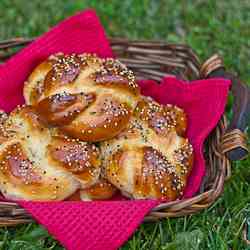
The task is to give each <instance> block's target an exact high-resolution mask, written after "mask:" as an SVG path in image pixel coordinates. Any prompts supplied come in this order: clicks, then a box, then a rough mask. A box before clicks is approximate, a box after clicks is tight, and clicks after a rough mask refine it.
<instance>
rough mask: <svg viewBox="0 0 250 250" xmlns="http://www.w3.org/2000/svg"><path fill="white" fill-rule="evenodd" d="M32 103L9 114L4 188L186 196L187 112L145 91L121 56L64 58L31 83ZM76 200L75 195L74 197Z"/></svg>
mask: <svg viewBox="0 0 250 250" xmlns="http://www.w3.org/2000/svg"><path fill="white" fill-rule="evenodd" d="M23 93H24V97H25V101H26V105H24V106H23V107H19V108H17V109H16V110H14V111H13V112H11V113H10V115H9V116H8V117H6V116H5V115H4V114H3V115H2V134H1V140H2V143H1V147H0V159H1V167H0V170H1V171H0V183H1V184H0V189H1V191H2V193H3V194H4V196H5V197H7V198H12V199H13V198H14V199H26V200H65V199H67V198H68V197H72V195H73V196H74V197H76V194H75V193H76V192H77V194H79V199H82V200H95V199H98V200H103V199H110V198H112V196H113V195H114V194H115V193H117V190H120V191H121V193H122V194H123V195H125V196H126V197H129V198H135V199H164V200H175V199H177V198H180V197H181V196H182V194H183V190H184V188H185V186H186V183H187V179H188V176H189V174H190V172H191V169H192V164H193V149H192V146H191V144H190V143H189V141H188V139H186V138H185V132H186V129H187V124H188V121H187V117H186V114H185V112H184V111H183V110H182V109H180V108H178V107H176V106H173V105H171V104H169V105H166V106H163V105H160V104H159V103H157V102H155V101H153V100H152V99H150V98H147V97H144V96H143V95H141V94H140V90H139V87H138V85H137V83H136V79H135V76H134V74H133V72H132V71H130V70H128V69H127V67H126V66H125V65H124V64H122V63H121V62H119V61H118V60H114V59H110V58H107V59H101V58H99V57H97V56H96V55H92V54H81V55H76V54H71V55H64V54H62V53H59V54H56V55H52V56H50V57H49V58H48V59H47V60H45V61H44V62H42V63H41V64H39V65H38V66H37V67H36V68H35V69H34V70H33V72H31V75H30V76H29V78H28V80H27V81H26V82H25V85H24V91H23ZM74 199H75V198H74Z"/></svg>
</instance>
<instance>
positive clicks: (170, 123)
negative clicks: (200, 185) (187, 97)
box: [101, 98, 193, 200]
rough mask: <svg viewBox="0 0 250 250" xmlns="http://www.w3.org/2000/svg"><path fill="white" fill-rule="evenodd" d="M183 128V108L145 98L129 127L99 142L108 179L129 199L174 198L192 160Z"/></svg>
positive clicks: (180, 187) (179, 194) (190, 149)
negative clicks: (112, 137) (107, 139)
mask: <svg viewBox="0 0 250 250" xmlns="http://www.w3.org/2000/svg"><path fill="white" fill-rule="evenodd" d="M186 128H187V118H186V115H185V113H184V112H183V110H181V109H179V108H177V107H175V106H172V105H167V106H162V105H160V104H158V103H156V102H154V101H153V100H152V99H150V98H144V99H143V100H142V101H140V102H139V103H138V105H137V108H136V109H135V112H134V115H133V117H132V118H131V121H130V123H129V125H128V127H127V128H126V129H125V130H124V131H123V132H122V133H120V134H119V135H118V136H117V137H116V138H114V139H112V140H109V141H105V142H102V143H101V148H102V157H103V158H104V161H103V166H104V169H105V176H106V178H107V180H108V181H110V182H111V183H112V184H113V185H114V186H116V187H117V188H118V189H120V190H121V191H122V193H123V194H124V195H125V196H128V197H131V198H135V199H145V198H146V199H150V198H153V199H155V198H157V199H167V200H175V199H177V198H178V197H180V196H181V195H182V193H183V189H184V187H185V185H186V182H187V178H188V175H189V173H190V171H191V168H192V162H193V149H192V146H191V144H190V143H189V142H188V140H187V139H185V138H184V137H183V136H184V134H185V131H186Z"/></svg>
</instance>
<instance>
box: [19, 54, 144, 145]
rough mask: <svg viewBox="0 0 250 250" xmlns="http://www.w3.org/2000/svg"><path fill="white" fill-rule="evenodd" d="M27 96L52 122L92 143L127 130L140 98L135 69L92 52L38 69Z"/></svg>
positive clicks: (58, 57) (54, 58)
mask: <svg viewBox="0 0 250 250" xmlns="http://www.w3.org/2000/svg"><path fill="white" fill-rule="evenodd" d="M24 96H25V100H26V103H27V104H32V105H34V106H35V107H36V109H37V111H38V112H39V113H40V115H42V117H43V119H45V120H47V122H48V123H49V124H52V125H56V126H58V127H59V128H60V129H61V130H62V131H64V132H65V133H67V134H68V135H70V136H72V137H75V138H79V139H81V140H84V141H89V142H96V141H102V140H106V139H110V138H112V137H114V136H116V135H117V134H118V133H119V132H120V131H122V130H123V129H124V128H125V127H126V126H127V124H128V121H129V119H130V117H131V114H132V113H133V110H134V108H135V107H136V105H137V102H138V100H139V99H140V94H139V87H138V86H137V84H136V82H135V77H134V75H133V73H132V71H130V70H128V69H127V68H126V66H125V65H123V64H121V63H120V62H119V61H117V60H114V59H110V58H109V59H101V58H98V57H97V56H95V55H91V54H82V55H75V54H72V55H55V56H52V57H50V58H49V59H48V60H47V61H45V62H43V63H42V64H40V65H39V66H38V67H37V68H36V69H35V70H34V71H33V73H32V74H31V76H30V77H29V79H28V81H27V82H26V83H25V87H24Z"/></svg>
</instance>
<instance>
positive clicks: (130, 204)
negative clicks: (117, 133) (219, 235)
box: [0, 10, 230, 250]
mask: <svg viewBox="0 0 250 250" xmlns="http://www.w3.org/2000/svg"><path fill="white" fill-rule="evenodd" d="M59 51H62V52H64V53H72V52H75V53H80V52H95V53H97V54H98V55H99V56H102V57H107V56H112V51H111V49H110V46H109V43H108V41H107V39H106V36H105V33H104V30H103V28H102V26H101V24H100V22H99V19H98V18H97V16H96V14H95V12H94V11H92V10H88V11H84V12H82V13H80V14H78V15H76V16H73V17H71V18H69V19H67V20H65V21H63V22H62V23H60V24H59V25H57V26H56V27H54V28H53V29H51V30H50V31H49V32H48V33H46V34H44V35H43V36H42V37H40V38H39V39H37V40H36V41H35V42H33V43H32V44H31V45H29V46H28V47H26V48H25V49H23V50H22V51H21V52H20V53H18V54H17V55H15V56H13V57H12V58H11V59H10V60H9V61H8V62H6V63H5V64H4V65H2V66H1V67H0V108H2V109H4V110H6V111H10V110H12V109H13V108H14V107H15V106H16V105H17V104H21V103H23V96H22V87H23V82H24V81H25V79H26V78H27V76H28V75H29V73H30V71H31V70H32V69H33V68H34V66H36V65H37V64H38V63H39V62H40V61H42V60H43V59H45V58H46V57H47V56H48V55H50V54H52V53H55V52H59ZM140 86H141V88H142V92H143V94H145V95H150V96H152V97H153V98H154V99H156V100H157V101H159V102H161V103H163V104H166V103H173V104H177V105H178V106H180V107H182V108H184V110H185V111H186V113H187V114H188V124H189V128H188V132H187V136H188V137H189V139H190V141H191V143H192V144H193V146H194V151H195V164H194V168H193V171H192V173H191V176H190V178H189V181H188V185H187V187H186V190H185V194H184V197H191V196H192V195H194V194H195V193H196V192H197V191H198V189H199V187H200V184H201V181H202V177H203V176H204V174H205V163H204V158H203V155H202V152H203V142H204V139H205V138H206V136H207V135H208V134H209V133H210V132H211V130H212V129H213V128H214V127H215V126H216V124H217V122H218V120H219V119H220V117H221V115H222V113H223V111H224V108H225V104H226V101H227V94H228V90H229V87H230V83H229V81H227V80H223V79H213V80H200V81H195V82H192V83H191V84H186V83H184V82H182V81H181V80H178V79H176V78H175V77H168V78H164V79H163V80H162V83H161V84H160V85H158V84H157V83H156V82H154V81H150V80H145V81H141V82H140ZM19 204H20V205H21V206H23V207H24V208H25V209H27V211H29V212H30V213H31V214H32V215H33V217H34V218H35V219H36V220H37V221H38V222H39V223H41V224H43V225H44V226H45V227H46V228H47V229H48V231H49V232H50V233H51V234H52V235H53V236H54V237H55V238H56V239H58V240H59V241H60V242H61V244H62V245H63V246H65V247H66V248H67V249H68V250H81V249H91V250H95V249H102V250H105V249H108V250H112V249H117V248H118V247H120V246H121V245H122V244H123V243H124V242H125V241H126V240H127V239H128V238H129V237H130V235H131V234H132V233H133V232H134V231H135V229H136V228H137V226H138V225H139V224H140V223H141V222H142V221H143V218H144V216H145V215H146V214H148V213H149V212H150V210H151V209H152V208H153V207H154V206H156V205H157V204H158V201H154V200H141V201H126V200H120V201H119V200H118V201H100V202H69V201H66V202H28V201H19Z"/></svg>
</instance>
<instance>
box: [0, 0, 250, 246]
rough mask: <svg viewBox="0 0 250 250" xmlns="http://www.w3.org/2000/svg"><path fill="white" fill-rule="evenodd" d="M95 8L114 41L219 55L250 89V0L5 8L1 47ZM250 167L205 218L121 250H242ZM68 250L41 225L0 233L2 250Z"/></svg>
mask: <svg viewBox="0 0 250 250" xmlns="http://www.w3.org/2000/svg"><path fill="white" fill-rule="evenodd" d="M87 7H94V8H95V9H96V10H97V12H98V15H99V16H100V17H101V20H102V23H103V25H104V26H105V29H106V31H107V33H108V35H109V36H121V37H128V38H146V39H162V40H166V41H169V42H178V43H187V44H189V45H191V46H192V47H193V48H194V49H195V51H196V52H197V53H198V54H199V56H200V57H201V58H202V59H203V60H205V59H206V58H208V57H209V56H211V55H212V54H213V53H215V52H219V53H220V54H221V55H222V56H223V58H224V61H225V65H226V66H227V68H228V69H230V70H232V71H234V72H236V73H238V74H239V75H240V77H241V79H242V80H244V81H246V82H250V74H249V68H250V29H249V27H250V2H249V1H247V0H245V1H244V0H238V1H235V0H219V1H216V0H210V1H205V0H193V1H190V0H189V1H187V0H186V1H184V0H183V1H180V0H166V1H163V0H162V1H159V0H158V1H157V0H155V1H149V0H134V1H133V0H124V1H120V0H116V1H115V0H112V1H98V0H91V1H90V0H89V1H84V0H75V1H59V0H43V1H39V0H33V1H24V0H23V1H21V0H19V1H18V0H12V1H10V0H1V1H0V39H7V38H11V37H17V36H24V37H33V36H37V35H40V34H42V33H43V32H45V31H47V30H48V28H49V27H51V26H53V25H55V24H56V23H57V22H58V21H60V20H62V19H64V18H65V17H67V16H70V15H72V14H74V13H75V12H77V11H80V10H82V9H84V8H87ZM249 166H250V159H247V160H245V161H242V162H237V163H235V164H234V166H233V172H232V178H231V179H230V180H229V181H228V182H227V184H226V187H225V192H224V194H223V196H222V197H221V198H220V199H219V200H218V201H217V202H216V203H215V204H214V205H213V206H212V207H210V208H209V209H207V210H205V211H204V212H202V213H200V214H198V215H193V216H187V217H183V218H178V219H166V220H162V221H161V222H159V223H154V224H143V225H141V226H140V228H139V229H138V231H137V232H136V233H135V234H134V236H132V238H131V239H130V240H129V241H128V242H127V243H126V244H125V245H124V246H123V248H122V249H133V250H135V249H163V250H189V249H197V250H198V249H202V250H203V249H204V250H205V249H212V250H224V249H225V250H226V249H233V250H241V249H250V247H249V248H247V246H246V245H245V244H244V242H243V241H242V240H241V238H242V237H241V235H242V227H243V224H244V221H245V218H246V217H248V216H250V171H249ZM1 249H8V250H9V249H11V250H17V249H19V250H20V249H21V250H29V249H36V250H37V249H53V250H56V249H62V247H60V245H59V244H58V243H57V242H56V241H55V240H53V239H52V238H51V237H50V236H49V235H48V233H47V232H46V230H44V229H43V228H42V227H40V226H38V225H36V224H29V225H22V226H18V227H16V228H2V229H0V250H1Z"/></svg>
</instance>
